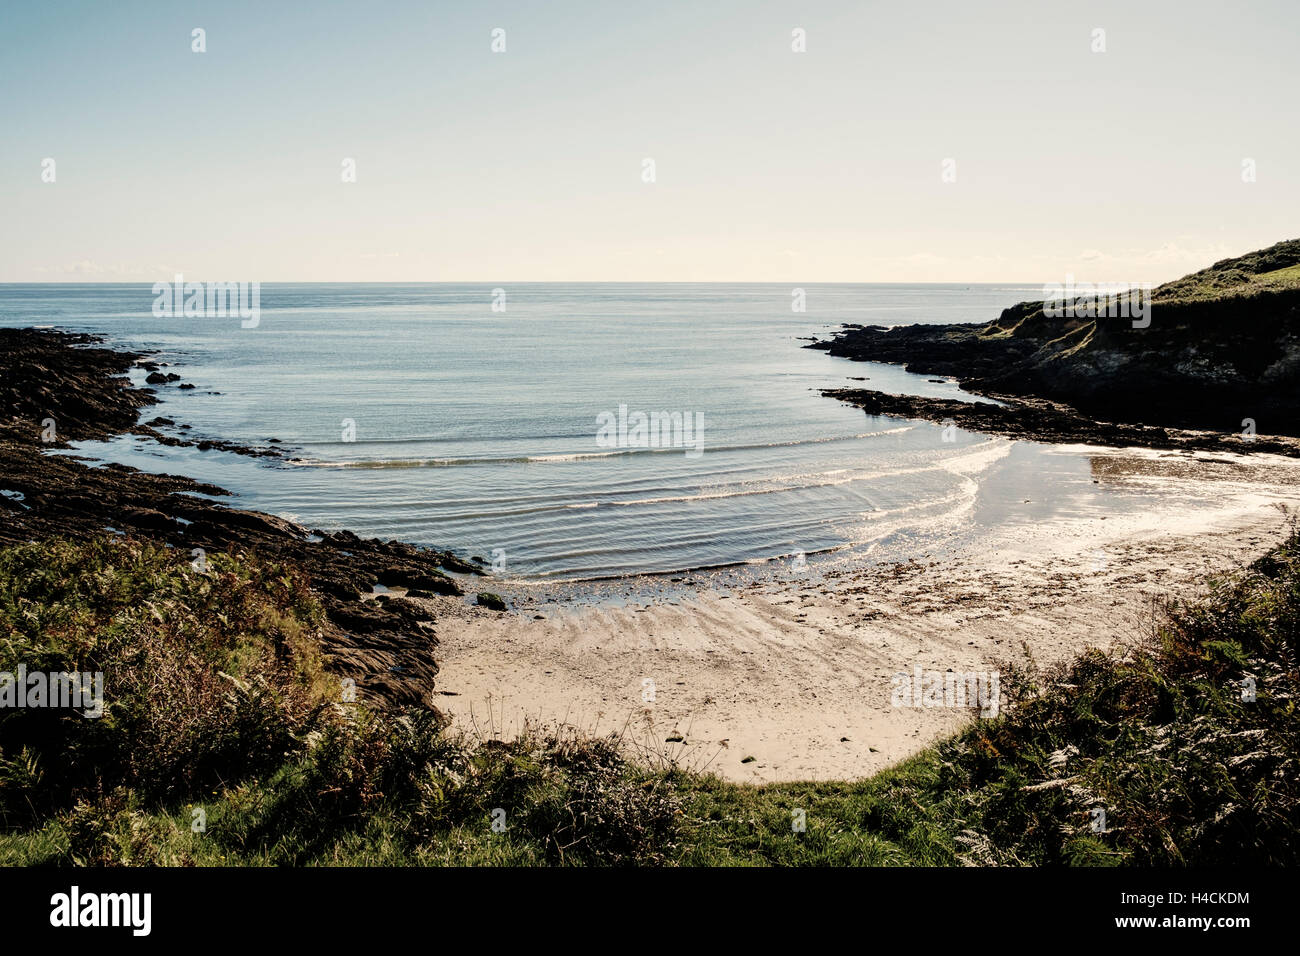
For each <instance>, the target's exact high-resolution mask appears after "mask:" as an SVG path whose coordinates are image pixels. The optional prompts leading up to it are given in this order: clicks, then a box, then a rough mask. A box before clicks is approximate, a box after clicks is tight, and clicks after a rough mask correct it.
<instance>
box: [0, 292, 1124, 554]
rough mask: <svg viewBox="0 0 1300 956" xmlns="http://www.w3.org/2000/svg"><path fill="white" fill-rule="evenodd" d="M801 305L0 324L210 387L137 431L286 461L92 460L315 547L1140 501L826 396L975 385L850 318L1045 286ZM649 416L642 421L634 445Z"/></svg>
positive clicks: (855, 536)
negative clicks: (111, 349)
mask: <svg viewBox="0 0 1300 956" xmlns="http://www.w3.org/2000/svg"><path fill="white" fill-rule="evenodd" d="M803 290H804V302H803V304H804V307H805V310H804V311H795V310H794V309H793V307H792V304H793V303H795V302H796V298H795V297H794V296H793V295H792V289H791V288H790V287H789V286H787V285H776V284H604V283H601V284H552V283H546V284H529V283H505V282H501V283H479V284H463V285H461V284H443V283H429V284H263V286H262V288H261V297H260V309H261V314H260V320H259V322H258V323H257V326H256V327H255V328H243V327H242V326H241V323H240V320H239V318H238V317H226V318H211V317H209V318H197V317H196V318H181V317H164V318H159V317H155V315H154V314H153V310H152V305H153V302H154V294H153V291H152V289H151V287H150V286H149V285H147V284H114V285H100V284H67V285H0V325H7V326H31V325H38V326H52V327H55V328H61V329H67V330H73V331H84V332H92V333H97V334H100V335H103V336H105V337H106V338H107V339H108V341H109V342H110V343H111V344H116V345H120V346H123V347H129V348H132V349H148V350H156V351H157V352H158V353H159V354H158V355H156V356H154V358H155V359H156V360H158V361H160V362H166V363H170V365H169V367H168V368H167V369H166V371H168V372H175V373H177V374H179V375H180V376H181V379H182V381H183V382H188V383H192V384H194V385H195V388H194V389H193V390H188V391H182V390H179V389H178V388H177V386H176V385H169V386H161V387H159V389H158V391H159V395H160V396H161V397H162V399H163V402H162V404H161V405H159V406H158V407H156V408H154V409H151V410H146V413H145V415H144V420H146V421H147V420H149V419H151V418H153V417H154V416H165V417H168V418H171V419H174V420H175V421H176V422H177V423H178V424H179V423H189V424H191V425H192V426H193V428H192V431H190V432H188V433H187V434H188V437H193V438H203V437H208V438H222V439H228V440H231V441H235V442H239V443H244V444H257V445H260V444H265V443H266V442H267V440H268V439H272V438H274V439H278V440H279V442H281V443H282V445H281V447H282V448H283V449H285V451H286V458H285V459H284V460H281V461H271V460H267V459H254V458H250V457H245V456H238V455H234V454H230V453H226V452H220V451H207V452H199V451H197V450H195V449H177V448H168V447H164V446H159V445H158V444H156V443H154V442H152V441H148V440H145V439H142V438H138V437H124V438H119V439H116V440H113V441H110V442H85V443H79V444H78V446H77V453H78V454H83V455H89V456H92V457H94V458H97V459H100V460H103V461H114V462H121V463H125V464H129V465H133V466H135V467H138V468H141V469H143V470H148V471H159V472H169V473H180V474H186V475H190V476H192V477H194V478H197V479H200V480H203V481H210V482H213V483H215V484H218V485H220V486H222V487H225V488H227V489H229V490H230V491H232V492H234V493H235V496H236V497H235V498H234V499H233V500H229V503H231V504H232V505H235V506H240V507H247V508H255V509H258V510H262V511H267V512H271V513H274V514H278V515H282V516H284V517H287V518H291V519H293V520H295V521H298V522H301V523H302V524H304V525H305V526H306V527H308V528H311V529H325V530H336V529H343V528H346V529H349V530H351V531H354V532H356V533H357V534H359V535H361V536H362V537H373V536H378V537H384V538H388V537H392V538H398V539H401V540H405V541H409V542H412V543H414V544H417V545H428V546H436V547H439V548H450V549H452V550H454V551H456V552H458V553H462V554H464V555H467V556H469V555H472V556H480V557H482V558H483V559H484V560H485V561H488V562H490V563H492V564H493V566H494V568H495V569H496V571H497V572H498V573H500V574H503V575H507V576H515V577H521V578H527V579H534V578H548V579H573V578H596V577H604V576H614V575H623V574H632V573H641V572H646V573H662V572H673V571H684V570H688V569H698V568H708V567H717V566H726V565H733V564H746V563H749V564H754V565H757V564H761V563H763V562H767V561H771V560H773V559H779V560H781V561H791V562H798V561H799V560H800V557H799V556H800V555H803V556H806V558H805V559H806V560H809V561H815V560H817V559H818V556H819V555H831V554H840V555H843V554H846V553H852V554H855V555H859V556H874V557H873V559H874V558H880V559H884V558H890V559H899V558H906V557H908V556H910V555H913V554H915V553H917V551H918V549H919V548H921V547H922V546H925V547H929V546H932V545H933V544H935V543H943V542H950V541H958V540H965V541H969V540H971V539H972V537H973V536H978V535H979V534H980V533H981V531H982V530H985V529H987V528H988V527H989V526H991V525H996V524H998V523H1001V522H1009V521H1029V520H1035V519H1038V518H1042V517H1045V516H1051V515H1056V516H1059V515H1062V514H1064V515H1081V514H1090V513H1097V512H1098V511H1101V512H1103V513H1105V511H1106V510H1107V509H1115V508H1117V507H1140V500H1139V499H1140V497H1141V494H1142V492H1141V490H1140V489H1137V490H1135V489H1128V490H1127V491H1125V490H1121V489H1116V488H1103V487H1099V486H1098V484H1096V483H1094V478H1095V475H1094V471H1095V462H1094V461H1093V460H1092V459H1091V458H1090V456H1089V455H1087V454H1082V453H1079V452H1077V451H1075V452H1063V451H1062V450H1060V449H1051V448H1048V447H1046V446H1039V445H1035V444H1033V443H1026V442H1008V441H1005V440H1002V439H994V438H989V437H988V436H983V435H977V434H971V433H965V432H961V431H954V430H952V429H948V430H945V429H944V428H942V427H941V426H939V425H932V424H926V423H919V422H908V421H903V420H898V419H892V418H880V417H869V416H867V415H865V414H863V412H862V411H861V410H859V409H855V408H851V407H849V406H846V405H844V404H841V403H840V402H838V401H835V400H833V399H828V398H824V397H822V396H821V395H820V394H819V390H820V389H823V388H833V387H844V386H860V387H864V388H872V389H877V390H881V391H887V392H907V393H914V394H921V395H934V396H958V395H960V394H961V393H960V390H959V389H958V387H957V386H956V385H955V384H954V383H952V382H936V381H932V380H931V379H929V378H928V377H926V376H920V375H913V374H910V373H908V372H906V371H904V370H902V369H900V368H898V367H895V366H886V365H879V364H875V363H857V362H850V361H847V360H844V359H839V358H833V357H830V356H828V355H827V354H826V353H824V352H821V351H815V350H810V349H804V348H801V346H803V345H805V344H807V340H808V339H809V338H810V337H825V336H827V335H828V334H829V333H831V332H832V331H834V330H835V329H837V328H838V327H839V326H840V325H842V324H844V323H862V324H878V325H886V326H891V325H899V324H909V323H917V322H980V321H986V320H988V319H991V318H994V317H996V316H997V315H998V313H999V312H1000V311H1001V310H1002V309H1003V308H1005V307H1007V306H1009V305H1012V304H1013V303H1016V302H1020V301H1023V300H1026V299H1031V298H1033V297H1034V296H1035V295H1036V294H1037V295H1040V296H1041V292H1042V287H1041V286H1015V285H883V284H873V285H808V286H805V287H803ZM503 293H504V294H503ZM494 305H495V308H494ZM133 377H134V380H135V381H137V382H139V383H141V384H142V383H143V378H144V372H143V371H141V372H139V373H133ZM859 379H866V380H865V381H860V380H859ZM638 413H642V414H644V415H646V417H647V419H648V418H649V417H650V415H651V414H655V415H656V417H655V419H654V427H653V428H652V429H638V428H637V427H636V426H637V422H638V421H639V419H638V418H637V414H638ZM659 416H663V417H662V418H660V417H659ZM687 428H689V429H690V430H689V433H687V431H686V429H687ZM164 430H166V429H164Z"/></svg>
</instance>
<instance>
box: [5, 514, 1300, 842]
mask: <svg viewBox="0 0 1300 956" xmlns="http://www.w3.org/2000/svg"><path fill="white" fill-rule="evenodd" d="M41 567H47V568H49V573H47V574H43V575H42V574H33V572H34V571H35V570H36V569H38V568H41ZM236 585H237V586H236ZM299 585H300V582H299V581H298V579H297V578H296V577H295V575H294V573H293V572H292V571H291V570H289V569H285V568H278V567H266V566H263V565H261V564H260V563H259V562H257V561H256V560H254V559H251V558H230V557H224V558H220V559H217V565H216V568H215V569H214V571H213V572H212V574H211V575H210V576H207V577H204V576H199V575H196V574H194V573H192V571H191V570H190V569H189V567H188V565H187V564H186V562H185V560H184V559H183V557H181V556H178V555H176V554H175V553H174V552H168V551H167V550H165V549H157V548H154V547H152V546H149V545H142V544H139V543H135V542H115V543H108V544H88V545H69V544H60V543H46V544H41V545H32V546H27V547H25V548H18V549H13V550H11V551H9V552H5V553H3V554H0V670H12V668H13V665H14V662H15V661H17V660H26V661H28V663H29V666H32V664H31V661H32V660H33V658H34V656H35V657H39V659H40V660H42V661H43V662H44V663H45V666H49V667H65V666H66V667H72V666H82V667H87V666H89V665H90V664H97V665H98V664H102V665H104V669H105V671H106V674H107V682H108V691H107V697H108V699H109V701H110V704H109V707H110V712H109V717H107V718H105V719H104V720H102V721H87V720H84V719H82V718H80V717H77V716H73V715H67V714H61V715H55V717H54V718H52V719H53V721H54V726H53V727H51V726H44V727H42V728H36V729H40V730H41V731H42V733H41V734H36V733H34V732H33V727H32V725H30V724H24V723H23V722H24V721H30V720H31V719H33V718H32V715H30V714H24V713H15V712H4V711H0V809H2V810H3V813H4V820H3V823H4V824H5V827H6V830H7V832H4V833H0V862H5V863H98V864H108V865H112V864H137V865H138V864H145V865H148V864H165V865H166V864H180V865H186V864H200V865H245V864H247V865H261V864H294V865H312V864H378V865H396V864H400V865H407V864H539V863H588V864H608V863H615V864H616V863H643V864H644V863H665V864H674V863H681V864H771V863H777V864H900V865H918V864H919V865H924V864H938V865H952V864H963V863H983V864H1049V865H1050V864H1071V863H1073V864H1103V865H1104V864H1139V865H1140V864H1166V863H1174V864H1178V863H1229V864H1231V863H1238V862H1268V863H1294V862H1296V861H1297V859H1300V848H1298V847H1297V843H1296V841H1295V836H1296V828H1297V825H1298V822H1297V821H1300V807H1298V806H1297V804H1298V803H1300V773H1297V770H1300V767H1297V760H1298V756H1297V755H1298V754H1300V739H1297V736H1298V735H1297V726H1298V725H1297V715H1296V691H1297V681H1298V680H1300V667H1298V663H1297V633H1300V536H1298V535H1296V534H1294V533H1293V534H1292V536H1291V538H1290V539H1289V540H1288V541H1287V542H1286V544H1284V545H1283V546H1282V547H1280V548H1279V549H1277V550H1276V551H1274V552H1273V553H1271V554H1270V555H1268V556H1267V557H1265V558H1263V559H1261V560H1260V561H1258V562H1256V563H1255V564H1254V565H1253V566H1252V567H1251V568H1250V569H1248V570H1247V571H1245V572H1243V573H1241V574H1240V575H1237V576H1235V577H1233V578H1231V579H1225V580H1223V581H1218V582H1214V583H1213V587H1212V588H1210V589H1208V590H1207V596H1206V597H1205V599H1204V600H1203V601H1202V602H1201V603H1199V604H1197V605H1194V606H1184V607H1176V608H1171V609H1170V610H1169V612H1168V613H1167V615H1166V617H1165V618H1164V619H1163V620H1162V621H1161V622H1160V623H1159V625H1158V627H1157V629H1156V634H1155V640H1154V641H1153V643H1152V649H1151V650H1150V651H1147V652H1142V653H1133V654H1131V655H1129V656H1128V657H1125V658H1123V659H1116V658H1110V657H1105V656H1103V655H1101V654H1089V655H1086V656H1084V657H1083V658H1081V659H1080V660H1078V661H1077V662H1075V663H1074V664H1073V665H1072V666H1071V667H1069V668H1067V669H1064V670H1062V671H1060V672H1058V673H1054V674H1045V675H1031V674H1017V675H1012V674H1007V675H1004V681H1003V687H1004V688H1005V689H1006V692H1007V693H1008V694H1009V696H1010V697H1011V700H1010V701H1006V702H1004V716H1003V717H1000V718H998V719H996V720H992V721H978V722H976V723H975V724H973V725H972V726H971V727H969V728H968V729H967V730H966V731H965V732H963V733H961V734H959V735H957V736H955V737H953V738H951V739H949V740H946V741H944V742H942V743H940V744H938V745H936V746H935V747H932V748H930V749H929V750H927V751H925V752H923V753H922V754H920V755H919V756H917V757H916V758H914V759H913V760H910V761H908V762H907V763H905V764H903V765H901V766H900V767H898V768H895V769H893V770H891V771H888V772H886V773H883V774H879V775H877V776H875V777H873V778H870V779H868V780H863V781H857V782H830V783H815V784H813V783H802V784H781V785H771V786H764V787H754V786H748V785H737V784H729V783H724V782H721V781H719V780H717V779H716V778H712V777H706V776H700V775H696V774H690V773H685V772H681V771H679V770H677V769H674V768H672V767H668V768H659V769H656V770H649V769H644V768H642V767H639V766H637V765H635V764H633V763H631V762H629V761H628V760H626V759H625V758H624V756H623V754H622V753H621V750H620V747H619V745H618V742H617V741H610V740H590V739H579V738H577V737H574V736H570V735H566V734H563V733H561V734H559V735H556V734H546V733H540V732H539V733H533V734H528V735H526V736H525V737H523V738H521V739H519V740H515V741H509V742H491V743H489V744H487V745H484V746H479V747H471V746H468V745H467V744H466V743H465V742H464V741H462V740H460V739H458V738H456V737H455V736H454V735H452V734H450V733H449V732H448V731H447V729H446V728H445V727H444V726H443V725H442V722H441V720H440V718H439V717H438V716H437V715H436V714H432V713H429V712H413V711H412V712H406V713H404V714H402V715H388V716H378V715H373V714H369V713H366V712H364V711H360V710H358V709H357V708H355V707H352V706H347V705H342V704H339V703H331V702H328V701H325V698H326V697H328V696H329V693H330V691H329V686H330V684H329V682H328V681H327V680H325V679H324V678H323V676H322V674H321V672H320V669H319V662H318V661H317V660H316V659H315V656H314V655H313V653H312V650H311V648H310V646H309V643H308V642H303V641H302V640H300V638H301V636H302V635H303V634H308V633H310V629H311V624H312V621H313V620H314V619H315V616H316V615H317V613H318V612H317V610H316V609H315V608H314V607H313V606H312V602H311V599H310V595H309V593H308V592H305V591H303V590H301V589H300V586H299ZM232 602H233V604H232ZM1098 636H1099V638H1100V637H1104V635H1100V634H1099V635H1098ZM96 654H98V655H100V656H99V657H96V656H95V655H96ZM151 655H152V656H151ZM160 655H166V656H168V657H176V656H177V655H185V660H186V661H187V662H188V664H187V666H186V667H185V668H181V669H179V670H176V669H174V670H172V671H171V672H170V673H169V674H168V680H167V681H164V682H160V681H159V680H158V679H157V678H156V671H157V669H158V668H159V667H160V666H162V664H163V659H162V657H161V656H160ZM227 667H231V668H234V669H235V670H236V671H237V672H238V674H233V673H232V674H231V678H232V679H227V678H223V677H220V675H221V674H223V673H229V671H227V670H225V668H227ZM214 675H215V682H214V680H213V678H214ZM1247 676H1250V677H1253V678H1254V679H1255V681H1256V686H1257V697H1256V699H1255V700H1254V701H1253V702H1248V701H1243V700H1242V694H1241V690H1240V687H1241V681H1242V680H1243V678H1245V677H1247ZM190 688H198V690H199V691H202V692H203V693H198V692H194V693H191V690H190ZM254 688H263V689H264V692H262V693H255V692H253V689H254ZM269 689H274V692H273V693H272V692H271V690H269ZM162 700H165V701H166V706H165V707H164V706H159V705H158V702H159V701H162ZM151 702H152V703H151ZM1007 705H1009V706H1007ZM39 716H40V717H41V718H42V719H45V720H49V719H50V718H49V715H48V714H42V715H39ZM232 744H237V746H232ZM24 747H25V749H24ZM69 748H70V749H69ZM69 753H71V754H75V755H77V758H78V759H77V761H76V765H75V766H71V767H70V766H69V765H68V763H69V762H68V759H67V755H68V754H69ZM124 754H125V755H129V757H130V759H129V760H126V761H125V763H123V762H122V755H124ZM247 755H254V756H256V757H257V759H251V758H250V757H249V756H247ZM110 757H112V758H114V759H116V760H117V762H116V763H115V762H113V760H110V759H108V758H110ZM180 766H184V767H186V768H191V769H187V770H186V771H185V772H176V768H177V767H180ZM195 766H197V767H199V768H200V769H201V772H198V771H196V770H194V769H192V768H193V767H195ZM196 808H201V809H202V810H203V812H204V813H205V814H206V826H205V828H204V830H203V832H195V828H194V827H193V826H192V823H193V821H194V819H195V817H194V810H195V809H196ZM497 809H500V810H503V811H504V817H503V818H502V819H503V821H504V823H505V826H506V829H505V830H504V832H497V831H494V829H493V827H492V819H493V812H494V810H497ZM1096 809H1103V810H1105V813H1106V829H1105V832H1097V831H1096V830H1094V828H1093V820H1094V816H1093V811H1094V810H1096ZM795 811H802V814H803V816H804V818H805V820H806V831H805V832H802V833H797V832H795V831H794V828H793V826H792V821H793V820H794V814H795Z"/></svg>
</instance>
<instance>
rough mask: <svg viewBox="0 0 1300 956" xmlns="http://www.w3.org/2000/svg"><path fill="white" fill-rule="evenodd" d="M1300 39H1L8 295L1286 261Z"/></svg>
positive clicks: (526, 21) (174, 25) (1186, 18)
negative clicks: (502, 44)
mask: <svg viewBox="0 0 1300 956" xmlns="http://www.w3.org/2000/svg"><path fill="white" fill-rule="evenodd" d="M293 8H297V10H296V12H295V10H294V9H293ZM194 27H202V28H204V29H205V30H206V32H207V52H206V53H202V54H198V53H192V52H191V50H190V45H191V30H192V29H193V28H194ZM495 27H501V28H504V29H505V30H506V42H507V51H506V52H505V53H502V54H494V53H492V52H491V49H490V44H491V31H492V29H493V28H495ZM796 27H800V28H803V29H804V30H806V31H807V52H806V53H801V54H798V53H793V52H792V51H791V31H792V30H793V29H794V28H796ZM1097 27H1101V28H1103V29H1104V30H1105V31H1106V47H1107V49H1106V52H1105V53H1093V52H1092V51H1091V45H1092V42H1093V41H1092V31H1093V29H1094V28H1097ZM1298 35H1300V4H1296V3H1294V2H1289V0H1279V2H1255V3H1249V2H1247V3H1239V4H1223V3H1201V2H1187V0H1180V2H1175V0H1161V2H1142V3H1134V2H1132V0H1129V2H1118V3H1098V2H1089V3H1068V2H1062V3H1047V2H1043V0H1037V2H1000V3H991V4H975V3H970V2H969V0H965V2H928V3H924V4H899V3H897V2H889V3H871V2H841V0H823V2H756V0H745V2H742V0H734V2H733V0H716V2H709V0H699V2H656V3H624V2H618V3H610V2H594V0H593V2H587V0H580V2H575V0H556V2H548V3H538V2H532V3H505V2H495V3H493V2H487V3H470V2H464V3H443V2H433V3H429V2H423V3H420V2H370V3H364V4H356V3H331V2H312V3H302V4H287V3H269V2H266V0H262V2H248V3H245V2H223V3H219V4H218V3H198V2H189V3H187V2H171V3H162V2H157V3H154V2H134V3H133V2H114V3H99V2H85V3H71V2H44V3H40V4H23V5H21V6H20V5H18V4H15V3H10V4H5V5H4V7H3V8H0V91H2V92H3V95H2V96H0V222H2V223H3V225H2V226H0V281H8V282H21V281H49V282H54V281H70V280H78V279H82V280H91V281H153V280H154V279H162V278H167V277H168V276H169V275H170V273H172V272H175V271H183V272H184V273H185V274H186V275H187V277H189V278H191V279H192V280H214V279H221V280H231V281H235V280H241V281H247V280H259V281H277V280H278V281H294V280H299V281H312V280H322V281H336V280H337V281H341V280H353V281H365V280H375V281H387V280H428V281H480V280H481V281H493V282H495V281H502V282H504V281H512V280H513V281H524V280H553V281H566V280H574V281H577V280H646V281H657V280H665V281H669V280H681V281H707V280H719V281H721V280H735V281H744V280H753V281H779V282H792V283H798V282H816V281H862V282H872V281H1027V282H1046V281H1062V279H1063V278H1064V276H1065V274H1066V273H1067V272H1068V273H1072V274H1073V275H1074V276H1075V277H1076V278H1077V279H1080V280H1091V281H1124V282H1128V281H1143V280H1146V281H1160V280H1163V279H1168V278H1172V277H1174V276H1177V275H1181V274H1182V273H1184V272H1187V271H1189V270H1191V269H1194V268H1198V267H1200V266H1203V265H1207V264H1208V263H1209V262H1211V261H1213V260H1214V259H1216V258H1222V257H1224V256H1228V255H1236V254H1239V253H1242V252H1246V251H1248V250H1250V249H1253V248H1257V247H1259V246H1263V245H1267V244H1270V243H1272V242H1275V241H1277V240H1279V239H1284V238H1294V237H1296V236H1298V235H1300V226H1298V225H1297V223H1300V218H1298V217H1297V211H1298V210H1300V176H1298V175H1297V173H1298V172H1300V124H1297V123H1296V122H1295V117H1296V111H1295V104H1294V96H1295V92H1296V90H1297V88H1298V87H1300V84H1298V82H1297V81H1298V80H1300V67H1297V66H1296V63H1297V57H1296V56H1295V52H1294V44H1295V42H1296V37H1297V36H1298ZM46 157H51V158H53V159H54V160H55V162H56V164H57V165H56V170H57V179H56V181H55V182H54V183H52V184H51V183H43V182H42V181H41V163H42V160H43V159H45V158H46ZM345 157H352V158H355V160H356V164H357V181H356V182H355V183H343V182H341V181H340V171H341V168H342V166H341V164H342V161H343V159H344V158H345ZM647 157H649V158H653V159H654V161H655V164H656V174H657V181H656V182H655V183H653V184H647V183H644V182H643V181H642V178H641V172H642V160H643V159H644V158H647ZM945 158H953V159H955V160H956V171H957V181H956V182H955V183H944V182H942V181H941V176H940V170H941V162H942V161H943V160H944V159H945ZM1245 158H1250V159H1253V160H1255V162H1256V164H1257V170H1258V174H1257V175H1258V181H1257V182H1255V183H1252V184H1246V183H1243V182H1242V178H1241V164H1242V160H1243V159H1245Z"/></svg>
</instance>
